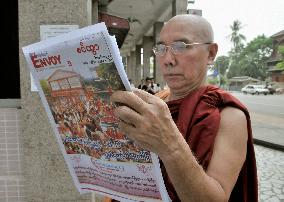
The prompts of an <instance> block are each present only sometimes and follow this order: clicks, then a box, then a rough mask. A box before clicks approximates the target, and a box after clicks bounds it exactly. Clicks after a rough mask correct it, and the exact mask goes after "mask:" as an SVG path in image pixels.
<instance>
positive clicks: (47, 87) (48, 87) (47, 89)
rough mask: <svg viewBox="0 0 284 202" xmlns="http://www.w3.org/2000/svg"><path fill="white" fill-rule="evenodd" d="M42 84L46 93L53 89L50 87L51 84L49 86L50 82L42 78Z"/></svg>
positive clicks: (48, 93)
mask: <svg viewBox="0 0 284 202" xmlns="http://www.w3.org/2000/svg"><path fill="white" fill-rule="evenodd" d="M40 86H41V88H42V90H43V92H44V94H45V95H50V93H51V89H50V86H49V84H48V82H47V81H46V80H40Z"/></svg>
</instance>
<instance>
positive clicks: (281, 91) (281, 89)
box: [275, 88, 284, 94]
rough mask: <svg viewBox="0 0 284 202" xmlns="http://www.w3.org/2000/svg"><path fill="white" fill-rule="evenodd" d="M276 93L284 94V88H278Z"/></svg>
mask: <svg viewBox="0 0 284 202" xmlns="http://www.w3.org/2000/svg"><path fill="white" fill-rule="evenodd" d="M275 93H276V94H283V93H284V88H276V90H275Z"/></svg>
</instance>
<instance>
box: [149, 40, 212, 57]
mask: <svg viewBox="0 0 284 202" xmlns="http://www.w3.org/2000/svg"><path fill="white" fill-rule="evenodd" d="M204 44H211V42H207V43H188V44H186V43H184V42H183V41H176V42H173V43H172V44H171V45H170V46H166V45H165V44H157V45H156V46H155V47H154V48H153V52H154V54H155V55H156V56H163V55H165V53H166V52H167V49H168V48H169V49H170V51H171V52H172V53H173V54H174V55H177V54H181V53H183V52H185V51H186V50H187V49H188V47H192V46H195V45H204Z"/></svg>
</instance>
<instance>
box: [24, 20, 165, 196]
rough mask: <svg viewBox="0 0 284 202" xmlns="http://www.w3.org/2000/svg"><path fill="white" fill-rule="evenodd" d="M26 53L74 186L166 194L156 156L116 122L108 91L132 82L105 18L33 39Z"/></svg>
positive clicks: (110, 193) (112, 192)
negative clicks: (41, 39)
mask: <svg viewBox="0 0 284 202" xmlns="http://www.w3.org/2000/svg"><path fill="white" fill-rule="evenodd" d="M23 52H24V55H25V58H26V61H27V64H28V67H29V70H30V72H31V74H32V75H33V78H34V79H35V84H36V86H37V88H38V89H39V94H40V97H41V100H42V102H43V104H44V107H45V109H46V112H47V114H48V117H49V120H50V123H51V125H52V127H53V129H54V133H55V136H56V138H57V141H58V143H59V146H60V148H61V150H62V153H63V155H64V158H65V161H66V163H67V165H68V168H69V171H70V173H71V175H72V177H73V180H74V183H75V185H76V187H77V188H78V190H79V192H80V193H86V192H92V191H94V192H96V193H99V194H102V195H106V196H109V197H111V198H114V199H117V200H120V201H170V200H169V197H168V194H167V191H166V189H165V186H164V182H163V178H162V175H161V171H160V167H159V161H158V157H157V156H156V155H155V154H154V153H151V152H149V151H146V150H144V149H143V148H139V147H138V146H136V145H135V144H134V143H133V141H131V140H130V139H128V138H127V136H126V135H125V134H123V133H122V132H121V131H120V130H119V128H118V124H117V123H118V119H117V117H115V115H114V113H113V109H114V107H115V106H116V105H115V103H112V102H110V96H111V94H112V93H113V92H114V91H116V90H129V91H130V90H131V87H130V84H129V82H128V78H127V76H126V73H125V70H124V67H123V63H122V58H121V56H120V53H119V49H118V47H117V44H116V40H115V37H113V36H110V35H109V34H108V31H107V28H106V26H105V24H104V23H99V24H96V25H92V26H89V27H85V28H82V29H78V30H75V31H72V32H69V33H67V34H63V35H59V36H57V37H54V38H49V39H47V40H44V41H41V42H38V43H35V44H31V45H29V46H26V47H23Z"/></svg>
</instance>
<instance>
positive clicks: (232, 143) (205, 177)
mask: <svg viewBox="0 0 284 202" xmlns="http://www.w3.org/2000/svg"><path fill="white" fill-rule="evenodd" d="M153 51H154V53H155V55H156V59H157V61H158V63H159V68H160V70H161V71H160V72H161V73H162V74H163V77H164V79H165V81H166V83H167V85H168V87H169V90H167V91H163V92H161V93H159V94H158V96H159V97H158V96H154V95H150V94H148V93H147V92H144V91H141V90H135V91H133V92H125V91H118V92H115V93H114V94H113V95H112V101H114V102H118V103H122V104H124V105H120V106H119V107H117V108H116V109H115V114H116V115H117V116H118V117H119V119H120V129H121V130H122V131H123V132H124V133H125V134H127V136H128V137H129V138H130V139H132V140H134V141H135V142H136V143H137V144H138V145H140V146H142V147H144V148H145V149H148V150H150V151H152V152H155V153H156V154H157V155H158V156H159V158H160V160H161V169H162V173H163V177H164V181H165V185H166V188H167V191H168V193H169V196H170V198H171V199H172V201H174V202H175V201H183V202H190V201H210V202H214V201H216V202H217V201H218V202H219V201H238V202H241V201H249V202H254V201H257V200H258V199H257V175H256V163H255V155H254V148H253V143H252V132H251V123H250V118H249V114H248V111H247V109H246V108H245V107H244V106H243V105H242V104H241V103H240V101H239V100H237V99H236V98H234V97H233V96H232V95H231V94H230V93H227V92H225V91H223V90H221V89H219V88H217V87H214V86H210V85H208V84H207V83H206V74H207V66H208V65H209V64H213V61H214V59H215V56H216V54H217V51H218V45H217V44H216V43H214V37H213V31H212V28H211V25H210V23H209V22H208V21H207V20H205V19H204V18H202V17H199V16H195V15H178V16H175V17H173V18H172V19H170V20H169V21H168V22H167V23H166V24H165V25H164V27H163V28H162V30H161V33H160V38H159V41H158V43H157V44H156V46H155V47H154V49H153Z"/></svg>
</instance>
